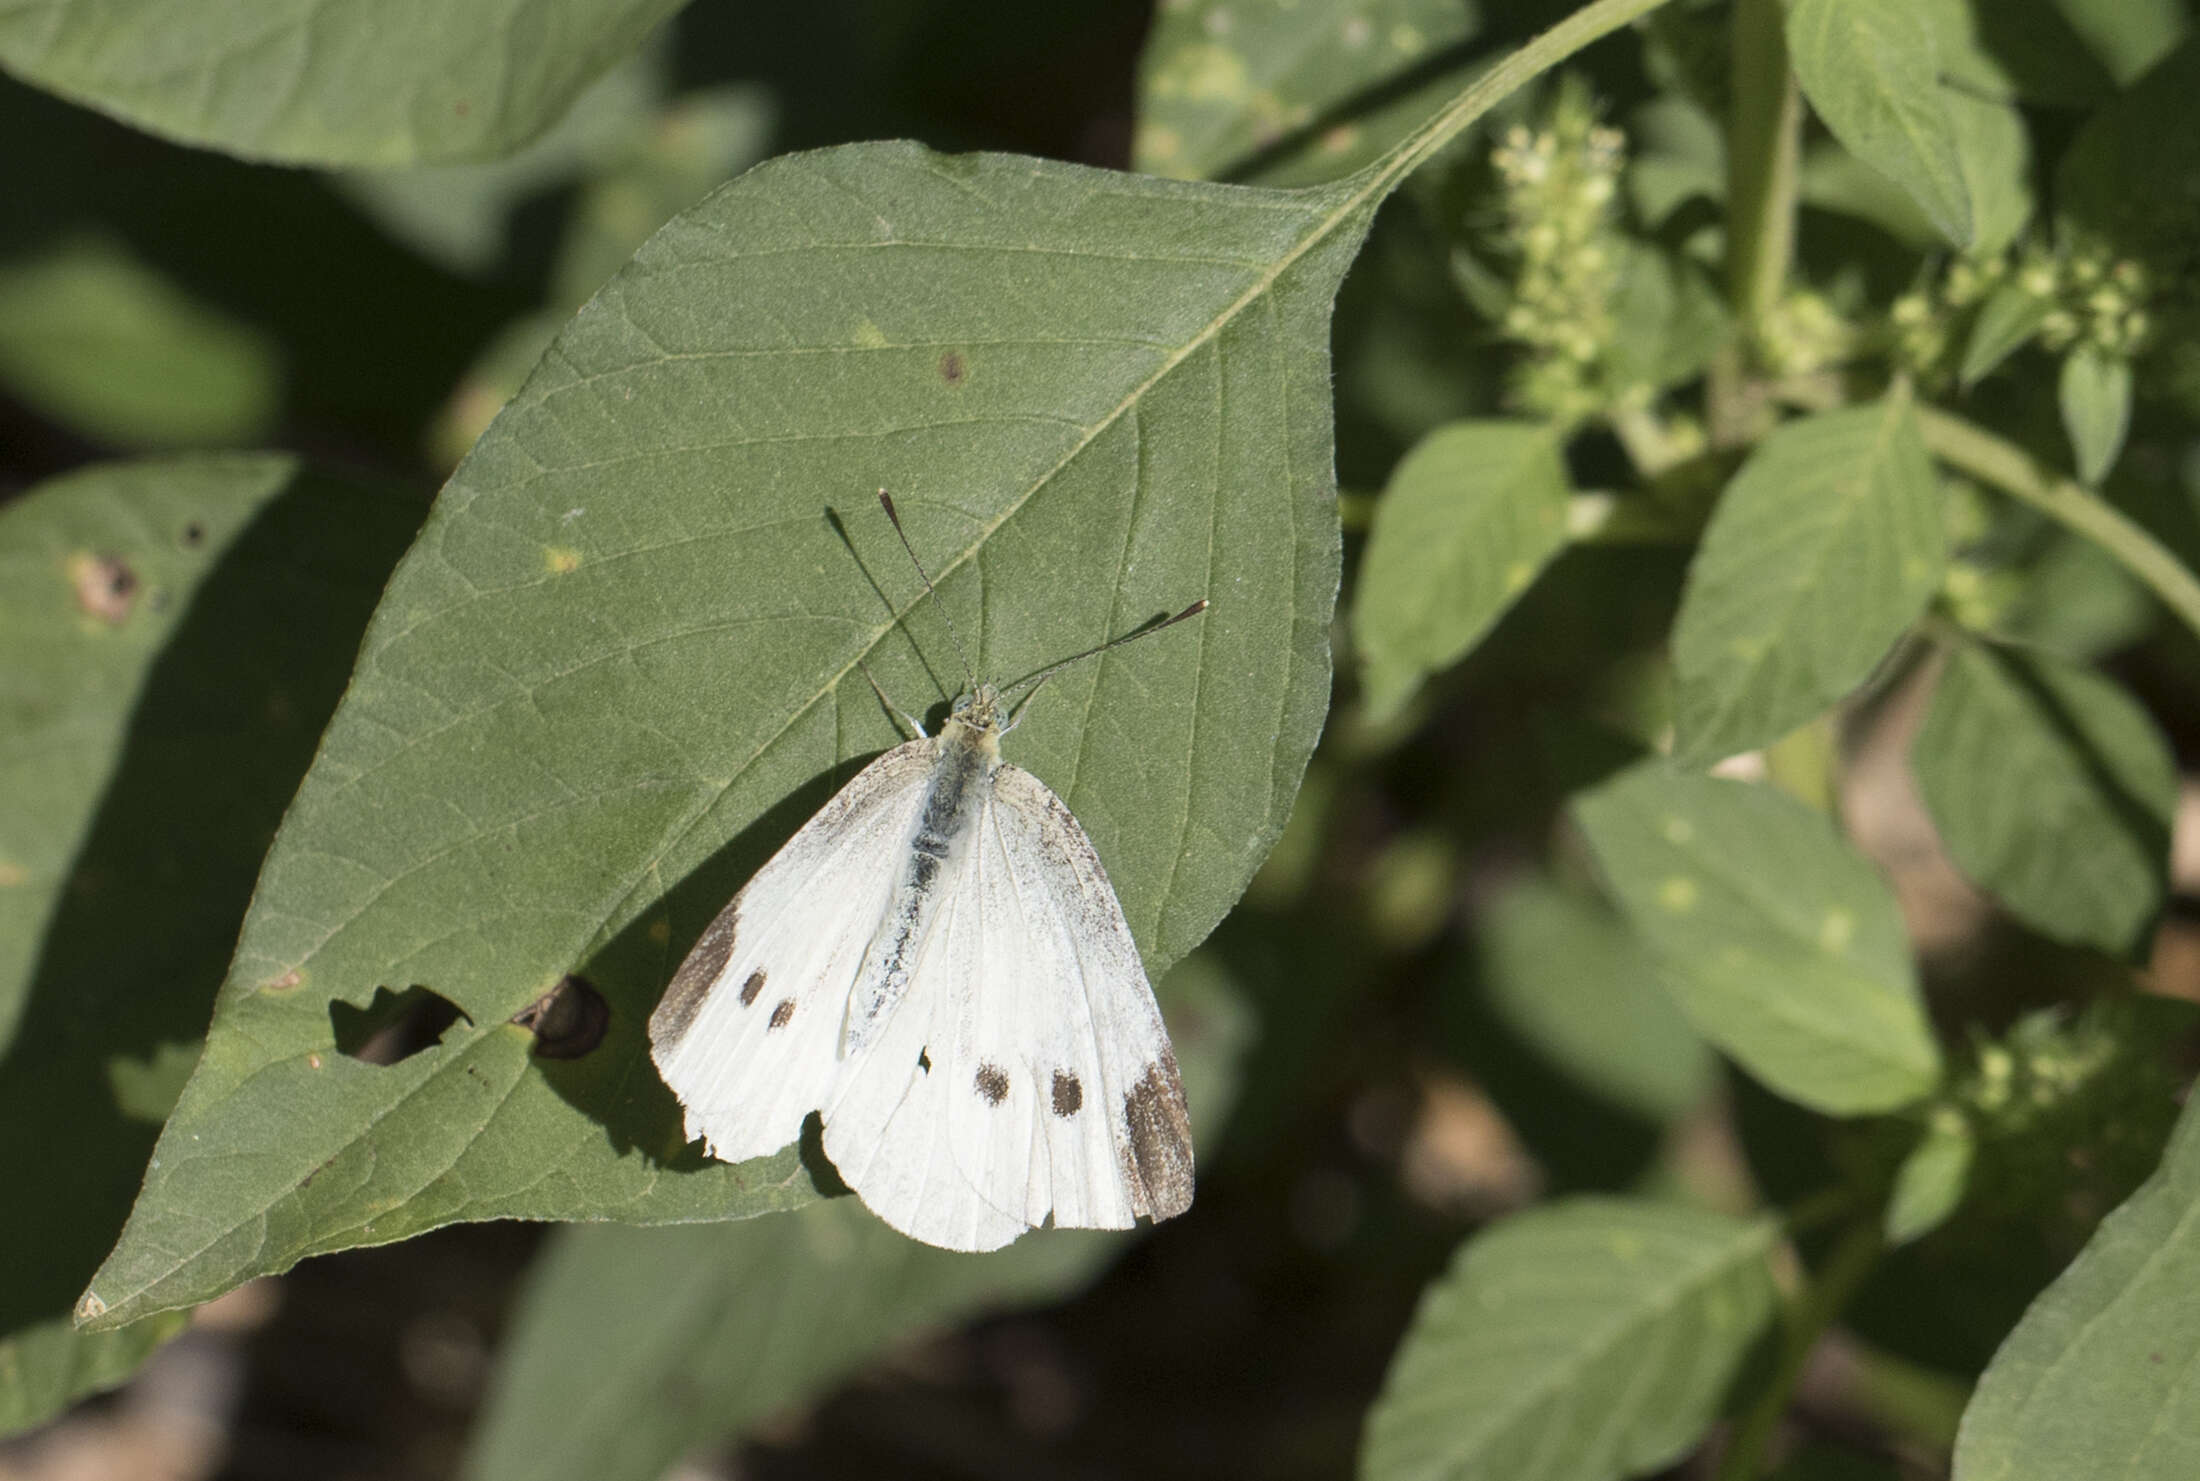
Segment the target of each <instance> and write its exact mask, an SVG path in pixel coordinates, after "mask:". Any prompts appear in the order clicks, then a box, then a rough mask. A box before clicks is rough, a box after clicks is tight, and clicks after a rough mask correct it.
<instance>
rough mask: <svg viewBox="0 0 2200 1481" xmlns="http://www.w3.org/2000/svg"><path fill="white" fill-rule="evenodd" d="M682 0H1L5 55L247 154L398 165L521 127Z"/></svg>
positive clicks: (514, 133) (498, 147) (126, 110)
mask: <svg viewBox="0 0 2200 1481" xmlns="http://www.w3.org/2000/svg"><path fill="white" fill-rule="evenodd" d="M679 5H680V0H194V3H191V4H185V5H177V4H171V3H169V0H5V3H0V66H5V67H6V68H7V70H9V71H10V72H13V73H15V74H16V75H17V76H19V77H21V78H23V79H24V80H25V81H28V82H32V83H36V84H37V85H38V86H40V87H44V88H50V89H52V90H53V91H54V92H57V93H60V94H61V95H62V96H63V97H67V98H73V99H75V100H76V101H77V102H80V103H84V104H88V105H89V106H91V107H94V108H98V109H100V110H102V111H103V112H107V113H111V114H113V115H114V116H115V117H117V118H120V119H123V120H124V121H126V122H128V123H133V124H136V125H137V126H138V127H139V128H143V129H148V130H150V131H152V132H153V133H156V134H165V135H167V136H169V137H170V138H174V139H179V140H181V141H183V142H184V143H187V144H203V145H206V146H208V147H210V148H215V149H225V150H228V151H229V152H230V153H232V154H240V155H243V156H245V157H246V158H249V159H270V160H288V161H292V162H294V163H299V164H330V165H347V164H348V165H402V164H411V163H414V162H416V161H433V160H459V159H489V158H493V157H495V156H497V155H500V154H504V153H506V152H508V151H510V150H512V149H515V148H517V147H518V146H519V145H521V144H524V143H526V142H527V141H528V140H529V139H532V138H533V137H535V135H537V134H539V133H541V132H542V131H543V130H544V129H545V128H547V127H549V125H550V124H551V123H552V122H554V121H555V120H556V119H557V117H558V116H559V115H560V114H562V113H563V112H564V111H565V109H566V106H567V105H568V104H570V103H571V102H572V101H573V99H574V97H575V95H576V94H578V93H579V92H580V91H581V90H582V89H583V88H585V87H587V85H588V84H589V83H590V82H592V81H594V80H595V78H597V77H598V76H600V75H601V74H602V73H603V72H604V71H605V70H606V69H607V68H608V67H610V66H611V65H612V63H614V62H616V61H618V60H619V59H620V58H621V57H623V56H625V55H626V54H627V53H628V52H630V51H632V50H633V49H634V47H635V46H636V45H637V44H639V42H640V41H641V39H642V37H643V36H645V35H646V34H648V32H649V30H650V28H651V27H653V26H655V25H656V24H657V23H658V22H659V21H661V20H663V19H664V18H665V17H666V16H668V15H670V14H672V13H673V12H674V11H675V10H677V9H679Z"/></svg>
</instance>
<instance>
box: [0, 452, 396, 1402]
mask: <svg viewBox="0 0 2200 1481" xmlns="http://www.w3.org/2000/svg"><path fill="white" fill-rule="evenodd" d="M421 512H422V507H421V505H420V504H418V503H416V502H414V501H412V500H409V499H404V498H392V497H389V496H386V495H377V494H368V493H364V492H361V491H359V490H355V489H351V488H347V487H344V486H341V485H337V484H334V483H330V482H327V481H324V480H320V479H316V478H312V477H309V476H305V475H302V474H300V473H299V472H298V470H297V468H296V467H295V465H294V464H293V463H292V462H291V460H289V459H287V458H280V457H269V456H249V457H246V456H233V457H195V458H175V459H169V460H164V461H158V462H145V463H128V464H115V465H109V466H105V467H94V468H90V469H87V470H85V471H83V472H80V473H76V474H72V475H70V476H68V477H66V478H59V479H55V480H53V481H52V482H51V483H48V484H44V485H41V486H40V487H38V488H36V489H33V490H31V491H30V492H29V493H28V494H26V495H24V496H23V497H22V498H21V499H19V500H17V501H15V502H14V503H11V504H10V505H9V506H8V507H7V508H6V509H5V510H0V1188H5V1189H6V1190H7V1202H8V1210H9V1212H8V1215H7V1217H6V1218H4V1219H0V1431H5V1430H11V1429H19V1428H22V1427H24V1426H26V1425H29V1424H34V1423H36V1422H38V1421H40V1420H42V1419H44V1418H47V1417H49V1416H50V1415H52V1414H53V1413H54V1412H55V1411H57V1410H58V1409H60V1408H61V1407H62V1406H63V1405H65V1404H66V1403H67V1402H68V1401H69V1400H70V1399H72V1398H74V1397H76V1396H77V1395H79V1394H81V1393H84V1392H86V1391H88V1390H89V1389H91V1388H94V1387H104V1386H106V1385H109V1384H112V1383H116V1382H119V1381H120V1380H121V1379H123V1378H124V1377H126V1376H127V1375H128V1374H129V1372H130V1371H131V1369H132V1368H134V1367H135V1366H136V1365H137V1363H138V1361H139V1360H140V1359H142V1358H143V1356H144V1355H145V1354H146V1353H147V1352H149V1351H151V1350H152V1348H153V1347H155V1346H156V1345H158V1344H159V1343H160V1342H162V1341H164V1340H166V1338H168V1337H169V1336H171V1335H173V1334H174V1333H175V1332H176V1331H177V1330H178V1328H179V1327H180V1325H181V1322H180V1320H176V1319H169V1318H165V1317H154V1318H150V1319H148V1320H146V1321H143V1322H139V1323H136V1324H134V1325H132V1326H129V1327H126V1328H124V1329H123V1330H121V1331H119V1332H109V1333H99V1334H91V1335H87V1334H81V1333H77V1332H74V1331H72V1330H71V1328H70V1323H69V1315H70V1308H71V1307H72V1306H73V1305H74V1303H75V1301H76V1295H77V1292H78V1291H80V1290H82V1289H83V1287H84V1282H85V1280H86V1279H87V1278H88V1277H89V1276H90V1275H91V1272H92V1270H93V1269H94V1268H95V1267H96V1266H97V1265H98V1263H99V1260H100V1257H101V1256H102V1255H104V1254H105V1253H106V1252H107V1250H108V1249H109V1248H110V1247H111V1246H112V1245H113V1243H114V1240H115V1235H116V1234H117V1233H118V1232H119V1231H120V1229H121V1228H122V1222H123V1217H124V1215H125V1214H127V1213H128V1211H129V1206H130V1196H131V1193H132V1191H133V1190H134V1189H135V1187H136V1185H137V1182H138V1179H139V1177H140V1176H141V1175H142V1174H143V1172H144V1170H145V1163H146V1156H147V1154H148V1153H149V1152H150V1151H151V1149H152V1145H153V1137H154V1134H155V1133H156V1132H157V1131H158V1129H159V1126H160V1121H161V1118H162V1117H163V1116H164V1115H165V1114H166V1113H167V1109H168V1102H169V1101H170V1100H172V1099H173V1097H174V1094H175V1089H176V1087H177V1086H178V1085H179V1084H180V1083H181V1079H182V1076H183V1075H184V1074H185V1073H187V1072H188V1071H189V1069H190V1066H191V1064H192V1062H193V1061H194V1060H195V1059H196V1058H197V1057H198V1041H199V1036H200V1035H201V1034H202V1033H203V1032H204V1031H205V1028H206V1018H207V1013H208V1011H209V1009H210V1007H211V1005H212V1003H213V999H214V989H215V985H216V984H217V983H219V982H220V980H221V974H222V968H223V967H224V965H226V963H227V962H228V960H229V948H230V946H231V945H232V944H233V943H234V942H235V940H236V934H237V922H238V920H239V919H240V918H241V917H242V916H243V914H244V909H245V901H246V899H247V897H248V896H249V894H250V892H251V889H252V879H253V875H254V874H255V873H256V872H257V870H258V868H259V861H260V856H261V854H262V853H263V852H264V851H265V849H266V847H267V839H268V836H269V834H270V833H271V832H272V831H273V829H274V827H275V823H276V820H277V819H278V818H279V817H281V815H282V809H283V805H284V804H285V803H286V802H287V801H289V799H290V794H291V792H292V790H293V789H294V788H295V787H296V786H297V783H298V778H299V777H300V776H301V775H302V774H303V773H304V771H305V767H306V762H307V760H308V759H309V758H310V757H311V756H312V753H313V746H314V742H315V741H316V740H317V739H318V737H319V735H320V732H321V726H322V723H323V722H324V721H325V720H326V718H327V716H328V714H329V711H330V710H331V709H333V708H334V706H335V704H336V697H337V695H338V694H339V693H340V692H341V690H342V688H343V683H344V678H345V676H346V674H347V673H349V671H350V667H351V656H352V654H353V653H354V652H355V651H356V650H357V647H358V642H359V634H360V631H361V629H362V628H364V627H365V625H366V620H367V613H368V611H369V610H370V609H371V608H372V607H373V604H374V599H375V596H376V594H377V593H379V592H380V591H381V589H382V583H383V582H384V581H385V580H386V579H387V578H388V575H389V570H390V567H391V566H392V565H394V564H395V563H396V560H397V556H398V553H399V551H401V550H402V549H403V547H404V544H405V541H406V539H407V538H408V537H409V536H410V534H411V532H412V529H413V527H414V525H415V524H417V522H418V520H419V516H420V514H421Z"/></svg>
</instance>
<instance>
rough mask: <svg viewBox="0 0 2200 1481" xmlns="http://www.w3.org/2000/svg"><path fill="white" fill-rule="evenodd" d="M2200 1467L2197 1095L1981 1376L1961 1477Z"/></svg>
mask: <svg viewBox="0 0 2200 1481" xmlns="http://www.w3.org/2000/svg"><path fill="white" fill-rule="evenodd" d="M2196 1471H2200V1096H2194V1097H2192V1098H2191V1099H2189V1100H2188V1101H2187V1102H2186V1104H2185V1109H2184V1113H2183V1115H2182V1116H2180V1117H2179V1118H2178V1122H2177V1129H2176V1131H2175V1132H2173V1133H2172V1134H2171V1137H2170V1143H2169V1147H2168V1150H2166V1151H2165V1152H2164V1153H2163V1154H2162V1165H2161V1168H2160V1169H2159V1170H2158V1171H2157V1172H2156V1173H2155V1174H2154V1176H2153V1177H2152V1178H2150V1179H2148V1180H2147V1182H2146V1184H2145V1185H2144V1186H2143V1187H2141V1188H2140V1189H2139V1191H2138V1192H2137V1193H2135V1194H2133V1195H2132V1196H2131V1197H2130V1198H2129V1199H2128V1200H2126V1201H2125V1202H2124V1204H2123V1205H2122V1206H2120V1207H2119V1208H2117V1209H2115V1210H2114V1211H2113V1212H2111V1213H2110V1214H2109V1216H2108V1217H2107V1218H2105V1219H2103V1220H2102V1221H2101V1227H2100V1228H2099V1229H2098V1230H2097V1231H2096V1232H2095V1233H2094V1235H2093V1238H2092V1239H2091V1240H2090V1241H2088V1242H2087V1244H2086V1247H2085V1248H2084V1249H2083V1250H2080V1251H2079V1252H2078V1258H2077V1259H2076V1260H2074V1261H2072V1262H2071V1264H2070V1268H2069V1269H2067V1270H2065V1271H2064V1272H2063V1273H2062V1274H2061V1275H2060V1276H2059V1277H2057V1278H2056V1280H2055V1283H2054V1284H2053V1285H2051V1286H2049V1287H2048V1288H2047V1290H2046V1291H2045V1292H2043V1293H2042V1294H2041V1296H2040V1298H2039V1299H2038V1300H2037V1301H2034V1302H2033V1303H2032V1307H2031V1309H2030V1310H2029V1311H2027V1312H2026V1313H2025V1314H2024V1320H2023V1321H2021V1322H2019V1323H2018V1324H2017V1329H2016V1330H2015V1331H2014V1332H2011V1333H2010V1334H2009V1338H2008V1340H2007V1341H2005V1342H2004V1343H2002V1345H2001V1350H2000V1351H1999V1352H1997V1353H1995V1354H1994V1360H1993V1362H1992V1363H1990V1364H1989V1365H1988V1366H1987V1369H1986V1372H1985V1374H1984V1376H1982V1377H1981V1378H1980V1379H1979V1385H1978V1391H1977V1393H1976V1394H1975V1395H1974V1396H1973V1397H1972V1400H1971V1404H1970V1407H1969V1408H1968V1409H1967V1410H1965V1412H1964V1415H1963V1427H1962V1429H1961V1430H1960V1431H1959V1432H1958V1434H1957V1436H1956V1453H1955V1481H2064V1478H2067V1477H2073V1476H2116V1477H2119V1478H2122V1481H2189V1478H2190V1477H2192V1476H2193V1475H2194V1474H2195V1473H2196Z"/></svg>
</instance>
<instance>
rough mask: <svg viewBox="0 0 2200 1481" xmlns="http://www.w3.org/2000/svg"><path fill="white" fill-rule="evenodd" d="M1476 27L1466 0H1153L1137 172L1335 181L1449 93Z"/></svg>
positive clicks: (1141, 80)
mask: <svg viewBox="0 0 2200 1481" xmlns="http://www.w3.org/2000/svg"><path fill="white" fill-rule="evenodd" d="M1480 27H1481V17H1480V15H1479V14H1478V7H1477V6H1476V5H1475V3H1474V0H1302V3H1298V4H1289V5H1269V4H1260V5H1244V4H1239V3H1236V0H1182V3H1173V4H1166V5H1163V6H1161V7H1160V11H1159V13H1158V14H1157V15H1156V16H1155V18H1154V26H1153V31H1152V33H1151V34H1150V35H1149V36H1148V37H1147V38H1146V50H1145V53H1144V55H1143V56H1142V57H1141V58H1140V61H1139V69H1138V71H1139V77H1138V96H1139V121H1138V141H1137V158H1136V160H1135V164H1136V167H1137V168H1138V169H1141V170H1144V171H1146V172H1147V173H1148V174H1153V175H1171V176H1175V177H1177V178H1179V179H1213V178H1217V177H1220V176H1222V175H1224V174H1226V173H1227V174H1232V175H1236V174H1237V172H1240V171H1244V170H1247V169H1251V170H1252V171H1253V173H1254V174H1255V175H1256V176H1257V177H1258V178H1259V179H1261V180H1263V181H1266V182H1269V183H1272V184H1278V185H1284V184H1290V185H1304V184H1314V183H1318V182H1320V181H1324V180H1335V179H1338V178H1340V177H1342V176H1344V175H1346V174H1349V173H1350V172H1351V171H1353V170H1356V169H1358V168H1359V167H1360V166H1362V165H1364V164H1366V163H1367V162H1368V161H1370V160H1372V159H1374V158H1375V157H1376V156H1377V155H1380V154H1381V153H1382V152H1383V151H1384V150H1386V149H1388V148H1389V147H1390V146H1391V145H1393V144H1395V143H1397V142H1398V141H1399V140H1400V139H1402V138H1403V137H1405V135H1406V134H1407V133H1408V132H1409V131H1410V130H1411V129H1413V128H1414V127H1415V126H1416V125H1418V124H1420V123H1422V122H1423V121H1425V120H1426V119H1427V118H1428V116H1429V115H1430V114H1431V113H1433V112H1435V111H1436V109H1437V108H1438V107H1439V106H1441V105H1442V104H1443V103H1445V102H1447V101H1449V100H1450V98H1451V97H1452V95H1453V94H1454V93H1456V92H1457V91H1458V87H1459V80H1458V77H1457V75H1456V74H1457V69H1458V66H1459V61H1460V58H1459V52H1460V49H1461V48H1462V47H1463V46H1464V44H1465V43H1466V42H1467V41H1469V40H1470V39H1471V38H1472V37H1473V36H1474V34H1475V33H1476V32H1477V31H1478V30H1479V29H1480ZM1432 63H1433V64H1434V65H1431V64H1432ZM1447 64H1448V65H1447Z"/></svg>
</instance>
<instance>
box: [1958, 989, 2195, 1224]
mask: <svg viewBox="0 0 2200 1481" xmlns="http://www.w3.org/2000/svg"><path fill="white" fill-rule="evenodd" d="M2189 1010H2190V1005H2189V1004H2185V1003H2180V1002H2176V1001H2173V1000H2168V999H2162V998H2148V997H2145V996H2143V995H2121V996H2112V997H2104V998H2101V999H2097V1000H2095V1002H2094V1003H2093V1004H2091V1005H2090V1006H2089V1007H2088V1008H2086V1009H2085V1010H2084V1011H2082V1012H2079V1013H2077V1014H2075V1015H2072V1014H2069V1013H2066V1012H2062V1011H2057V1010H2047V1011H2042V1012H2038V1013H2032V1014H2027V1015H2026V1016H2025V1017H2023V1018H2020V1019H2018V1020H2017V1022H2016V1023H2014V1024H2013V1025H2011V1026H2010V1029H2009V1032H2008V1033H2007V1035H2005V1036H2004V1037H2003V1038H2001V1039H1999V1040H1996V1041H1992V1042H1987V1043H1982V1044H1980V1045H1979V1046H1978V1049H1977V1051H1976V1058H1975V1060H1974V1062H1973V1068H1972V1070H1971V1072H1970V1073H1969V1074H1968V1075H1967V1076H1965V1077H1964V1079H1963V1081H1962V1082H1961V1083H1960V1085H1959V1086H1958V1088H1957V1090H1956V1094H1955V1097H1954V1104H1953V1105H1952V1106H1949V1107H1946V1109H1948V1110H1951V1111H1955V1112H1956V1113H1958V1114H1961V1115H1962V1116H1964V1118H1965V1119H1967V1120H1968V1121H1969V1122H1970V1123H1971V1125H1972V1126H1973V1127H1974V1128H1975V1129H1976V1131H1977V1133H1978V1136H1979V1140H1980V1142H1981V1145H1982V1150H1983V1151H1984V1154H1985V1155H1984V1156H1983V1157H1982V1158H1981V1164H1980V1169H1979V1176H1980V1181H1981V1183H1982V1186H1981V1187H1980V1189H1979V1192H1980V1194H1981V1195H1982V1197H1983V1198H1984V1200H1985V1201H1986V1202H1987V1203H1988V1204H1990V1205H1991V1204H2003V1205H2005V1206H2007V1207H2014V1208H2036V1207H2037V1206H2038V1202H2039V1200H2040V1198H2041V1197H2042V1196H2043V1194H2046V1193H2048V1192H2056V1193H2059V1194H2060V1195H2061V1196H2062V1198H2063V1200H2064V1201H2065V1202H2066V1203H2069V1202H2071V1201H2072V1200H2076V1201H2077V1202H2078V1203H2080V1204H2082V1205H2083V1207H2082V1208H2076V1207H2074V1208H2072V1209H2071V1210H2070V1211H2071V1212H2072V1213H2078V1214H2082V1215H2084V1216H2086V1217H2096V1218H2097V1217H2098V1216H2099V1215H2100V1214H2101V1213H2102V1212H2105V1211H2106V1209H2107V1208H2109V1207H2110V1206H2112V1205H2114V1204H2115V1203H2116V1202H2118V1201H2119V1200H2121V1199H2122V1198H2123V1197H2125V1196H2126V1195H2127V1194H2128V1193H2129V1192H2130V1190H2131V1189H2132V1188H2133V1187H2135V1186H2137V1184H2138V1183H2139V1181H2140V1180H2141V1179H2142V1178H2144V1177H2145V1176H2146V1173H2147V1171H2148V1169H2149V1168H2151V1167H2152V1166H2153V1163H2154V1160H2155V1158H2156V1157H2157V1156H2158V1155H2159V1153H2160V1150H2161V1144H2162V1140H2163V1138H2164V1137H2166V1136H2167V1135H2168V1133H2169V1124H2170V1122H2171V1121H2172V1120H2173V1119H2174V1118H2175V1116H2176V1113H2177V1100H2176V1092H2177V1089H2178V1085H2179V1083H2180V1081H2179V1077H2178V1075H2177V1074H2176V1072H2175V1069H2174V1067H2173V1066H2172V1065H2171V1064H2170V1063H2169V1062H2168V1061H2167V1059H2166V1058H2165V1057H2164V1056H2162V1055H2161V1054H2160V1052H2159V1051H2158V1049H2155V1048H2151V1047H2148V1046H2157V1045H2160V1044H2161V1043H2163V1042H2176V1041H2177V1040H2178V1039H2179V1038H2180V1037H2182V1036H2183V1035H2185V1034H2186V1033H2188V1032H2189V1031H2190V1029H2191V1026H2192V1015H2191V1013H2190V1011H2189ZM2142 1019H2156V1020H2159V1022H2155V1023H2141V1022H2138V1021H2137V1020H2142ZM2080 1237H2082V1231H2080Z"/></svg>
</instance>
